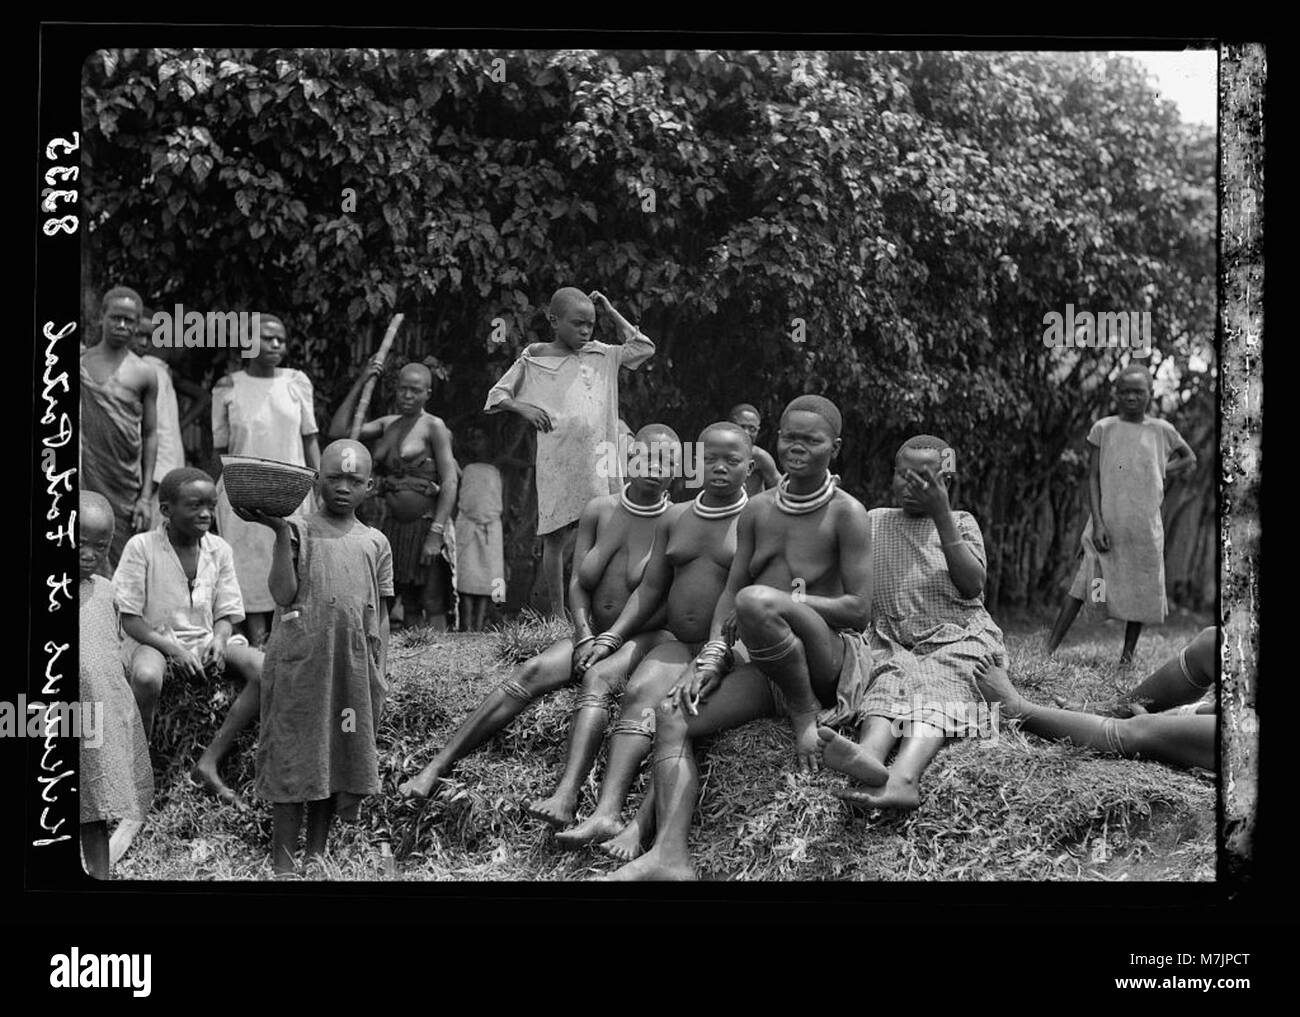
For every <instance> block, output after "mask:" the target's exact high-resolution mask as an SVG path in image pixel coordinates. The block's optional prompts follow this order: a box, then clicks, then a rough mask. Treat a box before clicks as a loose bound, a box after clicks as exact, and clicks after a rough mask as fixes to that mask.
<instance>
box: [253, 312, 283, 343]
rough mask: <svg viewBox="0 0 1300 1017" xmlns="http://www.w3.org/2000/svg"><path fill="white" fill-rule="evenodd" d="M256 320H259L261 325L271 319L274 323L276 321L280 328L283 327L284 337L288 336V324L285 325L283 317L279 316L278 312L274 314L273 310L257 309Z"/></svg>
mask: <svg viewBox="0 0 1300 1017" xmlns="http://www.w3.org/2000/svg"><path fill="white" fill-rule="evenodd" d="M257 320H258V321H260V322H261V323H262V324H263V325H265V324H266V323H267V322H268V321H273V322H275V323H276V324H277V325H279V326H280V327H281V328H282V329H284V334H285V336H286V338H287V337H288V335H289V326H288V325H286V324H285V323H284V319H283V318H281V317H280V316H279V315H278V314H276V313H275V312H274V311H259V312H258V315H257Z"/></svg>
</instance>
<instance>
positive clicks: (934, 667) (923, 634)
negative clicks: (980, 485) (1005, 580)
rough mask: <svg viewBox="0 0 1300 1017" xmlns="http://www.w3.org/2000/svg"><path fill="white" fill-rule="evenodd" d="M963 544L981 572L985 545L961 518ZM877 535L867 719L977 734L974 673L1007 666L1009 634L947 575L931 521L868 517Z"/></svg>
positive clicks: (899, 514)
mask: <svg viewBox="0 0 1300 1017" xmlns="http://www.w3.org/2000/svg"><path fill="white" fill-rule="evenodd" d="M953 520H954V522H955V523H956V525H957V532H958V534H959V535H960V536H961V539H962V540H963V541H965V542H966V544H967V546H968V547H969V548H970V549H971V551H972V552H974V554H975V557H976V559H977V560H978V561H979V563H980V564H981V565H986V564H987V561H988V559H987V556H986V555H985V552H984V537H983V535H982V534H981V533H980V528H979V523H977V522H976V521H975V517H974V516H972V515H971V514H970V513H969V512H954V513H953ZM867 524H868V526H869V527H870V528H871V626H870V629H869V630H868V638H869V640H870V643H871V652H872V680H871V688H870V689H868V690H867V694H866V700H865V703H864V705H863V708H862V712H863V714H864V715H866V716H879V717H888V718H890V719H891V720H894V721H898V722H900V723H906V722H922V723H926V724H931V725H933V726H935V727H938V728H940V729H942V730H943V731H944V732H945V733H947V734H951V735H959V734H964V733H972V734H973V733H976V732H975V731H973V730H972V729H973V728H977V726H978V712H977V711H976V710H973V709H971V708H970V707H969V706H968V704H979V703H982V702H984V697H983V696H982V695H981V694H980V691H979V689H978V688H977V686H976V685H975V665H976V664H978V663H979V662H980V661H982V660H988V659H994V660H996V661H1003V660H1005V657H1006V648H1005V646H1004V645H1003V642H1002V630H1001V629H999V628H998V626H997V625H996V624H995V623H994V621H993V619H992V618H991V617H990V616H989V613H988V611H987V610H985V608H984V595H983V593H981V594H979V595H978V596H975V597H963V596H962V595H961V594H960V593H959V592H958V590H957V587H956V586H955V585H953V581H952V577H951V576H950V575H949V574H948V562H947V559H946V558H945V556H944V553H943V546H942V544H941V542H940V539H939V531H938V530H937V529H936V528H935V525H934V520H933V519H931V518H930V517H929V516H909V515H907V514H906V513H905V512H903V510H902V509H897V508H878V509H872V510H871V511H870V512H868V513H867Z"/></svg>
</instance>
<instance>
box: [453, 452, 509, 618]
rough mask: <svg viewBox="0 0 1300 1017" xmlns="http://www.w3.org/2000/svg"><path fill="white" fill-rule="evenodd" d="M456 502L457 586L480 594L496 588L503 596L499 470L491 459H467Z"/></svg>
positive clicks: (485, 595) (483, 594) (503, 570)
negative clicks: (467, 462)
mask: <svg viewBox="0 0 1300 1017" xmlns="http://www.w3.org/2000/svg"><path fill="white" fill-rule="evenodd" d="M457 504H458V508H457V515H456V550H457V568H458V575H457V577H456V589H457V590H459V591H460V592H461V593H468V594H473V595H475V596H481V597H490V596H492V595H493V593H495V592H496V591H497V590H498V589H499V590H500V593H501V597H502V598H504V597H505V574H506V572H505V543H504V540H503V538H502V533H501V471H500V470H498V469H497V468H496V467H495V466H493V465H492V464H491V463H470V464H469V465H468V466H466V467H465V470H464V472H463V473H462V474H461V477H460V494H459V498H458V502H457ZM498 581H499V585H498V586H496V587H494V585H493V584H494V583H497V582H498Z"/></svg>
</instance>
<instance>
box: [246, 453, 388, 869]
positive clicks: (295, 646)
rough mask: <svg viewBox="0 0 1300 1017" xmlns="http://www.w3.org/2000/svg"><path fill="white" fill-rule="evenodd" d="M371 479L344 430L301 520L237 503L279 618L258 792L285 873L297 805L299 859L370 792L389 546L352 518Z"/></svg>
mask: <svg viewBox="0 0 1300 1017" xmlns="http://www.w3.org/2000/svg"><path fill="white" fill-rule="evenodd" d="M372 486H373V481H372V480H371V461H370V453H369V452H368V451H366V447H365V446H364V445H362V444H361V443H360V442H356V441H350V440H347V439H344V440H342V441H336V442H333V443H332V444H331V445H330V446H329V447H328V448H326V449H325V452H324V454H323V455H322V456H321V470H320V480H319V481H318V483H317V487H316V493H317V498H318V501H319V504H320V508H319V510H318V511H316V512H315V513H313V514H312V515H311V516H309V517H308V518H307V519H306V520H300V519H288V520H286V519H277V518H274V517H272V516H267V515H265V514H263V513H260V512H256V513H255V512H249V511H247V510H243V509H240V510H238V511H239V512H240V514H241V515H242V516H243V517H244V518H246V519H248V520H249V521H250V522H259V523H261V524H262V525H263V526H266V527H269V528H270V529H271V530H272V531H274V534H275V543H274V551H273V555H272V561H271V573H270V588H271V593H272V595H273V596H274V597H275V602H276V604H277V605H278V611H277V615H278V617H277V618H276V624H275V627H274V629H273V630H272V632H271V637H270V639H269V641H268V642H267V646H266V664H265V666H264V669H263V672H262V727H261V735H260V738H259V741H258V747H257V791H258V794H260V795H261V796H262V797H264V798H267V799H269V800H270V801H271V802H272V803H273V813H272V829H271V863H272V867H273V868H274V870H275V873H276V875H284V874H287V873H291V872H293V871H294V856H295V855H296V854H297V851H298V835H299V833H300V831H301V829H302V823H303V814H304V810H305V812H306V820H307V849H306V857H307V859H309V860H310V859H319V858H320V857H321V856H323V855H324V853H325V846H326V843H327V841H328V839H329V830H330V824H331V822H332V821H333V819H334V817H335V816H336V815H338V816H341V817H342V818H344V819H353V818H355V816H356V812H357V806H358V804H359V803H360V799H361V798H362V797H364V796H365V795H369V794H375V793H376V792H377V791H379V760H378V753H377V750H376V748H375V731H376V729H377V728H378V726H379V717H380V714H381V713H382V712H383V708H384V699H385V696H386V695H387V693H388V682H387V678H386V667H387V659H388V608H389V600H390V599H391V598H392V596H393V555H392V551H391V549H390V548H389V546H388V539H387V538H386V537H385V536H384V535H383V534H382V533H381V532H380V531H379V530H376V529H374V528H372V527H370V526H366V525H365V524H364V523H361V522H359V521H358V520H357V517H356V509H357V506H358V505H360V504H361V502H362V501H363V500H364V499H365V497H366V495H367V493H369V491H370V489H371V487H372Z"/></svg>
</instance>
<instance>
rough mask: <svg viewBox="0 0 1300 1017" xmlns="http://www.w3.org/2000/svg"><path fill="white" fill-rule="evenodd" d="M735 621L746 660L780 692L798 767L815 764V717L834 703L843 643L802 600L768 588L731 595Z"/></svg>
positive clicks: (750, 588)
mask: <svg viewBox="0 0 1300 1017" xmlns="http://www.w3.org/2000/svg"><path fill="white" fill-rule="evenodd" d="M736 622H737V626H738V628H739V631H740V638H741V640H742V641H743V642H744V644H745V647H746V648H747V649H748V651H749V658H750V661H751V662H752V663H753V664H755V665H756V666H757V667H758V669H759V670H760V671H762V673H763V674H764V675H766V676H767V677H768V678H770V679H771V680H772V681H773V682H774V683H775V684H776V686H777V687H778V688H779V689H780V690H781V694H782V696H783V697H784V698H785V701H786V708H787V710H788V712H789V714H790V720H791V723H792V724H793V726H794V741H795V755H796V758H797V760H798V764H799V767H800V768H801V769H805V770H816V769H817V768H818V766H819V765H820V752H819V751H818V749H819V744H818V738H817V715H818V714H819V713H820V712H821V710H822V704H824V703H826V704H829V703H834V702H835V689H836V685H837V683H838V680H839V673H840V665H841V664H842V662H843V659H844V643H843V642H842V641H841V639H840V637H839V635H838V634H837V633H835V632H833V631H832V630H831V628H830V626H828V625H827V624H826V621H825V620H824V619H823V618H822V616H821V615H819V614H818V613H817V612H816V611H814V610H813V609H812V608H810V607H808V605H807V604H801V603H799V602H797V601H795V599H794V598H793V597H792V596H791V595H790V594H788V593H785V592H784V591H782V590H776V589H773V588H772V587H770V586H746V587H745V588H744V589H742V590H741V591H740V592H739V593H737V594H736Z"/></svg>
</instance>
